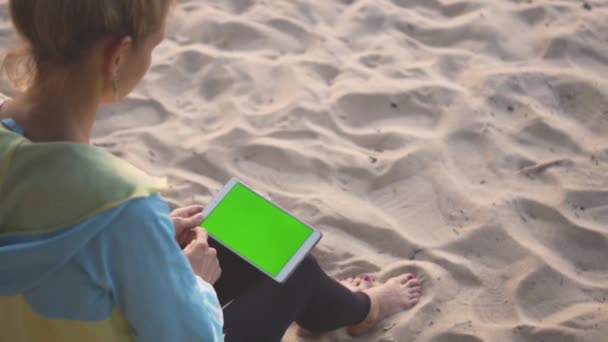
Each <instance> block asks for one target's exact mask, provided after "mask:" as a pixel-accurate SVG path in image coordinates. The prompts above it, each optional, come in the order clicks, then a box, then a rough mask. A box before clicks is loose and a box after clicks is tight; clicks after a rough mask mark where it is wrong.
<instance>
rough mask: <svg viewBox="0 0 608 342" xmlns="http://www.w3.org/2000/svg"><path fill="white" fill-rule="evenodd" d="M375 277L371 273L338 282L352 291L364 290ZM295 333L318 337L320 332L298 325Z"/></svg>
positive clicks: (370, 285) (371, 285)
mask: <svg viewBox="0 0 608 342" xmlns="http://www.w3.org/2000/svg"><path fill="white" fill-rule="evenodd" d="M375 281H376V279H375V278H374V276H371V275H363V276H360V277H357V278H352V277H351V278H348V279H346V280H343V281H341V282H340V284H342V285H343V286H344V287H346V288H347V289H349V290H351V291H352V292H364V291H365V290H368V289H371V288H372V287H374V285H375ZM296 334H297V335H298V336H300V337H308V338H311V337H318V336H319V335H321V334H320V333H315V332H312V331H310V330H306V329H304V328H302V327H300V326H298V327H297V330H296Z"/></svg>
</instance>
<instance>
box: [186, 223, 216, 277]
mask: <svg viewBox="0 0 608 342" xmlns="http://www.w3.org/2000/svg"><path fill="white" fill-rule="evenodd" d="M193 231H194V232H195V234H196V238H195V239H193V240H192V241H191V242H190V243H189V244H188V245H187V246H186V248H184V254H185V255H186V257H187V258H188V260H189V261H190V266H192V270H193V271H194V274H196V275H198V276H199V277H201V278H203V279H204V280H205V281H206V282H208V283H209V284H211V285H213V284H215V283H216V282H217V280H218V279H219V278H220V276H221V275H222V269H221V268H220V262H219V260H218V259H217V251H216V250H215V249H214V248H211V247H209V243H208V238H209V236H208V235H207V232H206V231H205V230H203V229H201V228H195V229H194V230H193Z"/></svg>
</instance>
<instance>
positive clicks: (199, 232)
mask: <svg viewBox="0 0 608 342" xmlns="http://www.w3.org/2000/svg"><path fill="white" fill-rule="evenodd" d="M194 232H195V233H196V240H197V241H205V243H207V241H209V234H208V233H207V231H206V230H204V229H198V228H197V229H194Z"/></svg>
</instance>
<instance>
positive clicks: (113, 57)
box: [105, 37, 133, 80]
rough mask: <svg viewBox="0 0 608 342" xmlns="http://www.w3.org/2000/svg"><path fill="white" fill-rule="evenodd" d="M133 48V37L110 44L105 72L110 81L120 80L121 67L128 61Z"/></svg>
mask: <svg viewBox="0 0 608 342" xmlns="http://www.w3.org/2000/svg"><path fill="white" fill-rule="evenodd" d="M132 48H133V39H131V37H123V38H121V39H118V40H113V41H112V42H110V43H108V45H107V46H106V54H105V55H106V61H105V69H106V70H105V71H106V72H107V75H108V77H109V79H110V80H116V79H117V78H118V75H119V73H120V70H121V67H122V66H123V65H124V63H125V61H126V60H127V56H128V55H129V53H130V52H131V50H132Z"/></svg>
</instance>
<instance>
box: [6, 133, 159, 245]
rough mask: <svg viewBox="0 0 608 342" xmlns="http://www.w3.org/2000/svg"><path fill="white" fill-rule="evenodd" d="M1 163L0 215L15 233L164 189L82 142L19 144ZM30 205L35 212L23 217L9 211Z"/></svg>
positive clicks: (74, 219)
mask: <svg viewBox="0 0 608 342" xmlns="http://www.w3.org/2000/svg"><path fill="white" fill-rule="evenodd" d="M6 167H7V172H5V174H4V175H3V177H2V175H0V177H2V178H1V179H0V186H1V190H0V196H2V198H3V204H5V203H6V204H7V205H3V206H2V208H0V218H1V219H2V220H3V222H4V223H7V225H8V226H10V227H11V229H12V230H14V231H15V232H19V231H20V232H29V233H32V232H35V233H40V232H51V231H56V230H60V229H62V228H65V227H66V226H71V225H75V224H78V223H79V222H82V221H85V220H86V219H88V218H91V217H93V216H95V215H97V214H100V213H103V212H105V211H108V210H110V209H113V208H116V207H119V206H121V205H122V204H124V203H126V202H128V201H130V200H132V199H138V198H146V197H150V196H152V195H154V194H157V193H159V192H160V191H161V190H162V189H163V188H164V181H163V180H161V179H158V178H154V177H150V176H148V175H147V174H146V173H145V172H143V171H141V170H139V169H137V168H136V167H134V166H133V165H131V164H129V163H128V162H126V161H123V160H120V159H118V158H117V157H115V156H113V155H111V154H109V153H107V152H105V151H102V150H100V149H98V148H96V147H93V146H87V145H78V144H63V143H52V144H28V143H25V144H21V145H20V146H19V147H18V149H17V150H16V151H15V152H14V153H13V154H12V156H11V158H10V160H8V162H7V165H6ZM32 210H33V211H35V212H36V213H37V214H36V215H29V216H28V217H26V218H25V219H24V218H23V217H22V216H20V215H16V214H15V213H20V212H21V213H22V212H29V211H32ZM11 218H14V220H13V221H15V222H12V221H11Z"/></svg>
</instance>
